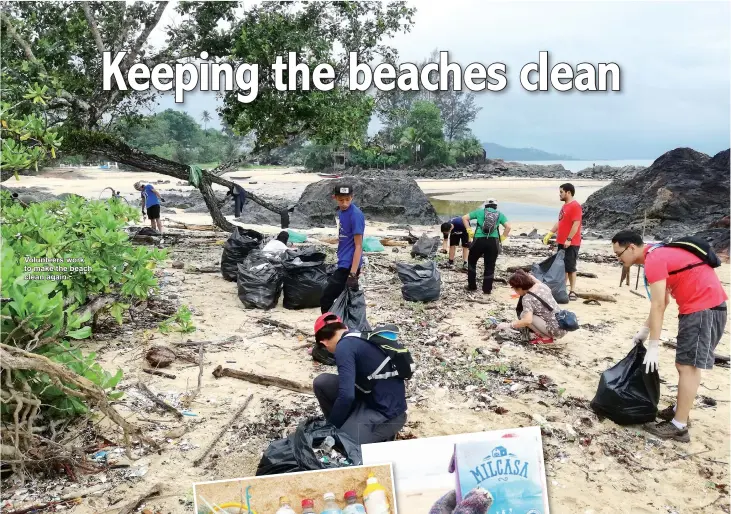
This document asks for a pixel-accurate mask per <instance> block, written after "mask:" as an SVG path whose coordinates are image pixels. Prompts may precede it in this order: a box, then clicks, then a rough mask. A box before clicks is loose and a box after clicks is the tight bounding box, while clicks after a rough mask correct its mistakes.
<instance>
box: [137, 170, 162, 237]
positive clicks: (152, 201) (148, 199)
mask: <svg viewBox="0 0 731 514" xmlns="http://www.w3.org/2000/svg"><path fill="white" fill-rule="evenodd" d="M134 188H135V189H136V190H137V191H140V193H141V197H142V202H141V206H142V217H143V219H144V217H145V216H147V217H148V218H150V226H151V227H152V230H157V231H158V232H159V233H160V235H162V221H161V220H160V202H161V201H162V202H164V201H165V199H164V198H163V197H162V196H160V193H158V192H157V191H156V190H155V188H154V187H153V186H152V184H143V183H142V182H135V185H134ZM145 211H146V212H145Z"/></svg>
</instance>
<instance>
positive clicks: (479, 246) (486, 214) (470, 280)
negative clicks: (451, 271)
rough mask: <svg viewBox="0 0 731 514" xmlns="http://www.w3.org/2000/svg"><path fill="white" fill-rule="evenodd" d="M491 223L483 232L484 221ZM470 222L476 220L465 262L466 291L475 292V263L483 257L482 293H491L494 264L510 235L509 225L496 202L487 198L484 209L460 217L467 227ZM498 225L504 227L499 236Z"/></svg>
mask: <svg viewBox="0 0 731 514" xmlns="http://www.w3.org/2000/svg"><path fill="white" fill-rule="evenodd" d="M486 218H487V219H488V221H492V223H491V226H490V230H489V233H488V234H486V233H485V232H484V230H483V229H484V228H485V227H484V225H485V219H486ZM470 220H477V230H476V231H475V238H474V239H473V241H472V246H470V255H469V258H468V260H467V291H475V290H477V261H479V260H480V257H482V256H483V255H484V256H485V270H484V271H483V275H482V292H483V293H485V294H490V293H492V283H493V280H494V278H495V262H496V261H497V256H498V254H499V253H500V244H501V243H502V242H503V241H505V239H507V237H508V234H510V223H508V218H506V217H505V214H503V213H502V212H500V211H498V210H497V200H495V199H494V198H489V199H488V200H487V202H485V208H484V209H476V210H474V211H472V212H470V213H469V214H465V215H464V216H462V221H463V222H464V225H465V226H466V227H467V226H469V224H470ZM500 225H502V226H503V227H505V232H504V233H503V235H502V236H501V235H500Z"/></svg>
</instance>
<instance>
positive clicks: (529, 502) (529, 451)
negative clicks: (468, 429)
mask: <svg viewBox="0 0 731 514" xmlns="http://www.w3.org/2000/svg"><path fill="white" fill-rule="evenodd" d="M485 436H486V437H485V439H479V440H474V441H466V442H459V443H457V444H455V450H454V457H453V462H452V466H451V467H450V468H453V469H454V471H455V472H456V475H457V477H456V478H457V491H458V496H459V498H460V499H461V498H464V497H465V496H467V494H468V493H469V492H470V491H471V490H473V489H475V488H478V487H480V488H482V489H486V490H487V491H489V492H490V494H491V495H492V497H493V499H494V502H493V504H492V506H491V507H490V510H489V511H488V512H489V514H549V511H548V495H547V492H546V475H545V468H544V464H543V447H542V444H541V432H540V428H537V427H528V428H521V429H514V430H509V431H496V432H495V433H494V435H492V433H490V432H486V433H485Z"/></svg>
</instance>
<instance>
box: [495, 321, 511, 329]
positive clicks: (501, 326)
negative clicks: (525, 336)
mask: <svg viewBox="0 0 731 514" xmlns="http://www.w3.org/2000/svg"><path fill="white" fill-rule="evenodd" d="M495 330H501V331H502V330H514V329H513V327H511V326H510V323H508V322H507V321H504V322H502V323H498V324H497V326H496V327H495Z"/></svg>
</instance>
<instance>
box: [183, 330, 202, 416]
mask: <svg viewBox="0 0 731 514" xmlns="http://www.w3.org/2000/svg"><path fill="white" fill-rule="evenodd" d="M202 383H203V344H201V345H200V346H199V347H198V386H197V387H196V388H195V391H193V392H192V393H191V394H189V395H186V397H185V399H184V400H183V402H182V403H183V405H184V406H185V408H190V404H191V403H193V400H195V398H196V397H197V396H198V393H200V392H201V384H202Z"/></svg>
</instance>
